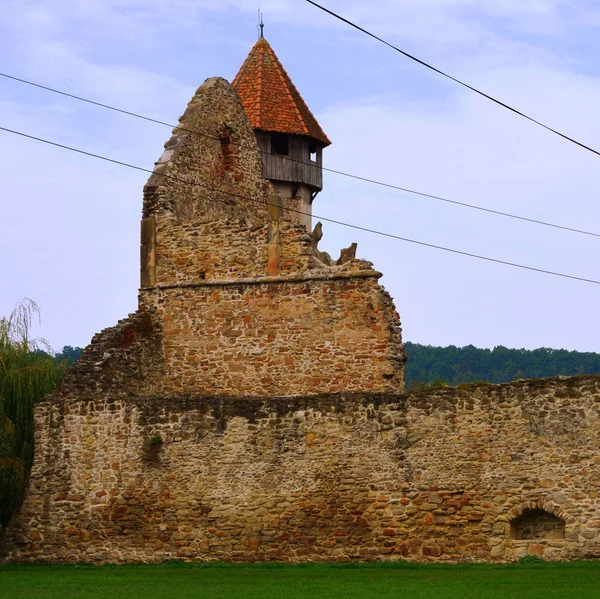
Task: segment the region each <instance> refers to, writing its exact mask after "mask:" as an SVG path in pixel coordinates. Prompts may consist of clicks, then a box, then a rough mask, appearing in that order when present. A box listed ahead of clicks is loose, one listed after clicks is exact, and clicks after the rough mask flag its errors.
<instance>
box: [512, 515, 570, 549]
mask: <svg viewBox="0 0 600 599" xmlns="http://www.w3.org/2000/svg"><path fill="white" fill-rule="evenodd" d="M510 532H511V537H512V538H513V539H515V540H517V541H522V540H537V541H541V540H552V539H563V538H564V536H565V521H564V520H563V519H562V518H559V517H558V516H555V515H554V514H551V513H550V512H547V511H546V510H543V509H541V508H527V509H525V510H523V512H522V513H521V514H520V515H519V516H517V517H516V518H513V520H511V522H510Z"/></svg>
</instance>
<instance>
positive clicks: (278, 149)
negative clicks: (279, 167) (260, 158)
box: [271, 133, 290, 156]
mask: <svg viewBox="0 0 600 599" xmlns="http://www.w3.org/2000/svg"><path fill="white" fill-rule="evenodd" d="M289 153H290V145H289V140H288V136H287V135H283V134H281V133H271V154H279V155H280V156H288V155H289Z"/></svg>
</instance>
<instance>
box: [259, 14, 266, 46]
mask: <svg viewBox="0 0 600 599" xmlns="http://www.w3.org/2000/svg"><path fill="white" fill-rule="evenodd" d="M258 14H259V15H260V24H259V27H260V39H264V37H265V36H264V28H265V24H264V23H263V15H262V13H261V12H260V8H259V9H258Z"/></svg>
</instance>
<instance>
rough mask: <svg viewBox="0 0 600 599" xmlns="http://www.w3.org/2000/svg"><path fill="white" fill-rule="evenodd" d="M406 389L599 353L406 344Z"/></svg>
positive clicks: (536, 372)
mask: <svg viewBox="0 0 600 599" xmlns="http://www.w3.org/2000/svg"><path fill="white" fill-rule="evenodd" d="M405 346H406V352H407V353H408V361H407V362H406V388H407V389H410V388H411V387H414V386H415V385H418V384H431V383H438V384H441V383H446V384H448V385H458V384H459V383H471V382H473V381H488V382H490V383H506V382H508V381H514V380H515V379H529V378H540V377H546V376H556V375H559V374H565V375H574V374H600V354H596V353H591V352H577V351H567V350H566V349H549V348H546V347H542V348H540V349H533V350H528V349H508V348H506V347H502V346H501V345H499V346H498V347H495V348H494V349H480V348H478V347H475V346H473V345H467V346H466V347H455V346H454V345H450V346H449V347H433V346H431V345H420V344H418V343H410V342H407V343H406V344H405ZM82 351H83V350H82V349H81V348H80V347H71V346H70V345H66V346H65V347H63V348H62V351H61V352H59V353H57V354H56V355H55V358H56V360H57V361H60V362H63V361H68V362H75V360H77V359H78V358H79V356H80V355H81V352H82Z"/></svg>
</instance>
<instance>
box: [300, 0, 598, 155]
mask: <svg viewBox="0 0 600 599" xmlns="http://www.w3.org/2000/svg"><path fill="white" fill-rule="evenodd" d="M306 1H307V2H308V3H309V4H312V5H313V6H316V7H317V8H319V9H321V10H322V11H324V12H326V13H328V14H330V15H331V16H332V17H335V18H336V19H339V20H340V21H342V22H344V23H346V24H347V25H350V27H354V29H358V31H361V32H362V33H364V34H366V35H368V36H370V37H372V38H373V39H376V40H377V41H378V42H381V43H382V44H385V45H386V46H388V47H389V48H392V50H395V51H396V52H399V53H400V54H402V55H403V56H406V58H410V60H414V61H415V62H417V63H418V64H420V65H422V66H424V67H426V68H428V69H431V70H432V71H434V72H435V73H438V74H439V75H442V76H443V77H446V78H447V79H450V80H451V81H454V82H455V83H458V84H459V85H462V86H463V87H466V88H467V89H469V90H471V91H472V92H475V93H476V94H479V95H480V96H483V97H484V98H486V99H487V100H490V101H491V102H494V103H495V104H498V105H499V106H502V108H506V109H507V110H510V111H511V112H514V113H515V114H518V115H519V116H521V117H523V118H524V119H527V120H528V121H531V122H532V123H535V124H536V125H539V126H540V127H543V128H544V129H546V130H548V131H550V132H552V133H554V134H556V135H558V136H559V137H562V138H563V139H566V140H567V141H570V142H571V143H574V144H575V145H577V146H579V147H581V148H583V149H584V150H588V152H592V153H593V154H596V155H598V156H600V151H598V150H594V148H591V147H590V146H588V145H586V144H584V143H582V142H580V141H577V140H576V139H573V138H572V137H569V136H568V135H566V134H564V133H561V132H560V131H558V130H557V129H553V128H552V127H550V126H548V125H545V124H544V123H542V122H541V121H538V120H537V119H534V118H533V117H531V116H529V115H527V114H525V113H524V112H521V111H520V110H517V109H516V108H513V107H512V106H510V105H508V104H506V103H505V102H502V101H501V100H497V99H496V98H494V97H493V96H490V95H489V94H486V93H485V92H482V91H481V90H479V89H477V88H476V87H473V86H472V85H469V84H468V83H465V82H464V81H461V80H460V79H457V78H456V77H453V76H452V75H449V74H448V73H445V72H444V71H442V70H440V69H438V68H436V67H434V66H433V65H430V64H429V63H427V62H425V61H424V60H421V59H420V58H417V57H416V56H413V55H412V54H409V53H408V52H405V51H404V50H401V49H400V48H398V47H397V46H394V45H393V44H391V43H390V42H387V41H386V40H384V39H383V38H381V37H379V36H377V35H375V34H374V33H371V32H370V31H367V30H366V29H364V28H363V27H361V26H360V25H357V24H356V23H353V22H352V21H350V20H348V19H346V18H344V17H342V16H341V15H338V14H337V13H335V12H333V11H332V10H329V9H328V8H325V7H324V6H321V5H320V4H317V3H316V2H313V0H306Z"/></svg>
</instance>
